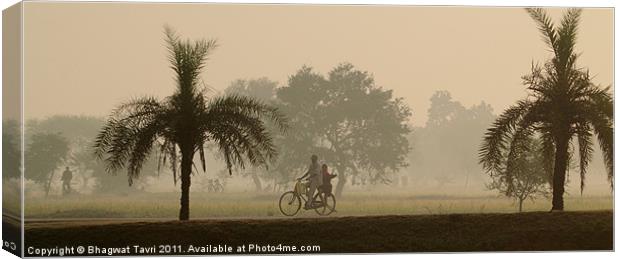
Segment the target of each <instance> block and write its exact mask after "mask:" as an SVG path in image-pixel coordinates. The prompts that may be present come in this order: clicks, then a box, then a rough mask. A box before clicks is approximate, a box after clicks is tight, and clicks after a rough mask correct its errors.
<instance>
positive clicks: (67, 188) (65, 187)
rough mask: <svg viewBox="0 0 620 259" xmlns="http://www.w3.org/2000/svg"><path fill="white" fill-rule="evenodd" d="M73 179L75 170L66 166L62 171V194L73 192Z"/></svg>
mask: <svg viewBox="0 0 620 259" xmlns="http://www.w3.org/2000/svg"><path fill="white" fill-rule="evenodd" d="M71 179H73V172H71V170H69V167H68V166H67V167H65V171H64V172H62V177H61V178H60V180H61V181H62V194H63V195H65V194H69V193H71Z"/></svg>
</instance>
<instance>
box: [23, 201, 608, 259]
mask: <svg viewBox="0 0 620 259" xmlns="http://www.w3.org/2000/svg"><path fill="white" fill-rule="evenodd" d="M612 226H613V213H612V212H611V211H596V212H564V213H547V212H536V213H522V214H451V215H419V216H372V217H330V218H295V219H209V220H192V221H189V222H179V221H161V220H155V221H142V222H135V221H132V222H130V221H123V222H118V221H105V220H104V221H96V222H93V221H90V222H89V221H72V222H67V221H54V222H31V223H27V224H26V248H28V247H29V246H33V247H38V248H42V247H56V246H67V245H68V246H77V245H82V246H95V245H96V246H99V247H124V246H128V245H140V246H153V245H155V246H157V245H166V244H167V245H180V246H181V248H182V250H181V251H179V252H176V253H174V254H194V253H192V252H189V251H187V247H188V246H189V245H190V244H191V245H196V246H203V247H204V246H207V245H211V246H217V245H228V246H230V247H238V246H242V245H249V244H256V245H259V246H265V245H270V246H277V245H278V244H282V245H288V246H297V247H300V246H307V245H317V246H320V252H323V253H335V252H347V253H367V252H459V251H549V250H611V249H613V227H612ZM233 252H235V251H233ZM289 252H290V251H289ZM266 253H272V254H274V253H278V251H268V252H266ZM151 254H158V252H153V253H151ZM200 254H210V253H209V252H206V253H205V252H202V253H200Z"/></svg>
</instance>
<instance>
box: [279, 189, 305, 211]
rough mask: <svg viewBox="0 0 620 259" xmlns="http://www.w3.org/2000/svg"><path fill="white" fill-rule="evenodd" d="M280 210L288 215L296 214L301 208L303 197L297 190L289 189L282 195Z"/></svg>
mask: <svg viewBox="0 0 620 259" xmlns="http://www.w3.org/2000/svg"><path fill="white" fill-rule="evenodd" d="M279 205H280V212H282V214H284V215H286V216H294V215H295V214H297V212H298V211H299V209H301V199H300V198H299V196H297V194H295V192H293V191H288V192H285V193H283V194H282V196H280V204H279Z"/></svg>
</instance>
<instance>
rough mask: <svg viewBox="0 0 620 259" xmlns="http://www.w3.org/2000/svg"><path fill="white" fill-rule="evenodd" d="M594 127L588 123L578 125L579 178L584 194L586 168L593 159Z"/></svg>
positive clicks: (581, 190)
mask: <svg viewBox="0 0 620 259" xmlns="http://www.w3.org/2000/svg"><path fill="white" fill-rule="evenodd" d="M591 131H592V129H591V128H590V126H589V125H588V124H582V125H579V126H578V131H577V141H578V143H579V178H580V192H581V194H583V189H584V187H585V178H586V169H587V168H588V164H589V163H590V161H591V160H592V153H593V152H594V149H593V148H592V146H593V144H592V133H591Z"/></svg>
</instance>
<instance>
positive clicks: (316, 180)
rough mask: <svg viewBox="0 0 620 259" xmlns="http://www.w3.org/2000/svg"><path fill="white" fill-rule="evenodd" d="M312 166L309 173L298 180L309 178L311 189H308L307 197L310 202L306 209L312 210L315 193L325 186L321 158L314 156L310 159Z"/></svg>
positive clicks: (307, 202) (307, 203)
mask: <svg viewBox="0 0 620 259" xmlns="http://www.w3.org/2000/svg"><path fill="white" fill-rule="evenodd" d="M310 161H311V162H310V166H309V167H308V171H307V172H306V173H305V174H304V175H303V176H302V177H299V178H297V179H298V180H303V179H304V178H306V177H307V178H308V181H309V182H310V188H309V189H308V193H307V196H308V197H309V198H308V201H306V204H305V205H304V208H305V209H309V208H311V206H310V205H311V204H312V197H314V192H315V191H316V190H317V189H318V188H319V186H321V184H323V176H322V175H321V166H320V165H319V157H318V156H317V155H312V156H311V157H310Z"/></svg>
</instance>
